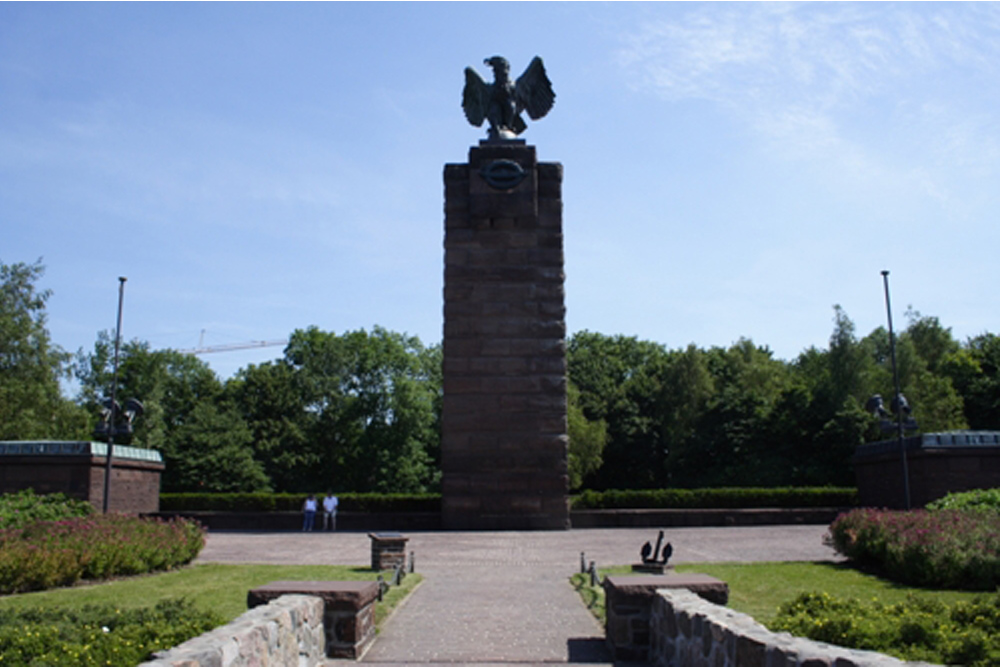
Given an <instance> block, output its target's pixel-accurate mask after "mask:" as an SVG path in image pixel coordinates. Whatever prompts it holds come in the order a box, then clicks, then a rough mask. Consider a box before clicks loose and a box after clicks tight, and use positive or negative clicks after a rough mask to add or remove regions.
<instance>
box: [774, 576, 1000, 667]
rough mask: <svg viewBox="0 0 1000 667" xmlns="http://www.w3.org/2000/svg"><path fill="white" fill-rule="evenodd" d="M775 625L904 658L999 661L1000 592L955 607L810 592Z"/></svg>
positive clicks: (975, 665) (978, 664)
mask: <svg viewBox="0 0 1000 667" xmlns="http://www.w3.org/2000/svg"><path fill="white" fill-rule="evenodd" d="M770 628H771V629H772V630H775V631H778V632H781V631H784V632H790V633H792V634H794V635H798V636H800V637H808V638H810V639H814V640H817V641H822V642H827V643H829V644H837V645H839V646H845V647H848V648H857V649H865V650H869V651H878V652H880V653H887V654H889V655H893V656H896V657H898V658H901V659H903V660H913V661H926V662H932V663H938V664H949V665H956V664H957V665H969V666H970V667H987V666H994V665H997V664H1000V593H997V594H993V595H988V596H979V597H977V598H975V599H974V600H972V601H971V602H956V603H955V604H953V605H946V604H944V603H941V602H937V601H932V600H926V599H918V598H913V597H911V598H910V599H909V601H908V602H905V603H900V604H885V603H882V602H879V601H878V600H877V599H873V600H871V601H869V602H861V601H859V600H856V599H840V598H836V597H832V596H830V595H828V594H827V593H805V594H803V595H801V596H799V597H798V598H796V599H795V600H794V601H793V602H791V603H788V604H786V605H782V607H781V609H780V610H779V611H778V616H777V618H776V619H775V620H774V621H773V622H772V623H771V624H770Z"/></svg>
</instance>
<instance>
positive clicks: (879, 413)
mask: <svg viewBox="0 0 1000 667" xmlns="http://www.w3.org/2000/svg"><path fill="white" fill-rule="evenodd" d="M882 283H883V284H884V285H885V313H886V317H887V318H888V320H889V356H890V358H891V359H892V381H893V385H894V387H895V390H896V394H895V396H894V397H893V399H892V401H890V403H889V409H890V410H891V412H892V414H894V415H895V416H896V423H895V431H896V440H897V441H898V443H899V454H900V457H901V458H902V460H903V499H904V501H905V506H906V509H910V470H909V466H908V465H907V461H906V443H905V442H904V437H903V432H904V430H905V429H915V428H917V422H915V421H914V420H913V418H912V417H910V412H911V408H910V404H909V402H907V400H906V397H905V396H903V393H902V392H901V391H900V390H899V370H898V369H897V367H896V335H895V333H894V332H893V329H892V306H891V305H890V302H889V272H888V271H883V272H882ZM865 407H866V408H867V410H868V411H869V412H871V413H872V414H873V415H875V416H876V417H878V418H879V425H880V426H881V427H882V430H883V431H887V430H893V424H892V423H891V422H890V421H889V420H888V417H889V416H890V413H889V412H887V411H886V409H885V405H884V404H883V402H882V397H881V396H880V395H878V394H875V395H874V396H872V397H871V398H870V399H868V403H867V404H865Z"/></svg>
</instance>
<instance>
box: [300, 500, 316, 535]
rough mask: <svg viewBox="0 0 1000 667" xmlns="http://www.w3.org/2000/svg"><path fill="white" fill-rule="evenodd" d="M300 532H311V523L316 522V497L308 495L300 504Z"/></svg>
mask: <svg viewBox="0 0 1000 667" xmlns="http://www.w3.org/2000/svg"><path fill="white" fill-rule="evenodd" d="M302 514H303V517H302V530H303V531H307V530H312V529H313V521H315V520H316V496H314V495H313V494H311V493H310V494H309V497H308V498H306V501H305V502H304V503H303V504H302Z"/></svg>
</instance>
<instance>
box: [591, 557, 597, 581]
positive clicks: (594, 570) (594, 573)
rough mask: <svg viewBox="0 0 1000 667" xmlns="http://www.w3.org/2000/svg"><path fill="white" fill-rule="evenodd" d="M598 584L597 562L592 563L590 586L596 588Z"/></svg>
mask: <svg viewBox="0 0 1000 667" xmlns="http://www.w3.org/2000/svg"><path fill="white" fill-rule="evenodd" d="M597 584H598V580H597V563H596V562H595V561H590V585H591V586H596V585H597Z"/></svg>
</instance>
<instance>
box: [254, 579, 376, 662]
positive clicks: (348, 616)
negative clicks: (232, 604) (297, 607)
mask: <svg viewBox="0 0 1000 667" xmlns="http://www.w3.org/2000/svg"><path fill="white" fill-rule="evenodd" d="M378 588H379V587H378V582H375V581H272V582H271V583H269V584H267V585H265V586H261V587H260V588H255V589H253V590H251V591H250V592H249V593H247V607H249V608H251V609H252V608H254V607H256V606H258V605H262V604H267V603H268V602H270V601H271V600H274V599H277V598H279V597H281V596H282V595H288V594H296V595H313V596H316V597H318V598H321V599H322V600H323V627H324V630H325V634H326V655H327V657H330V658H351V659H359V658H360V657H361V656H362V655H364V653H365V651H367V650H368V648H369V647H370V646H371V644H372V642H373V641H375V600H376V599H377V598H378Z"/></svg>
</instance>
